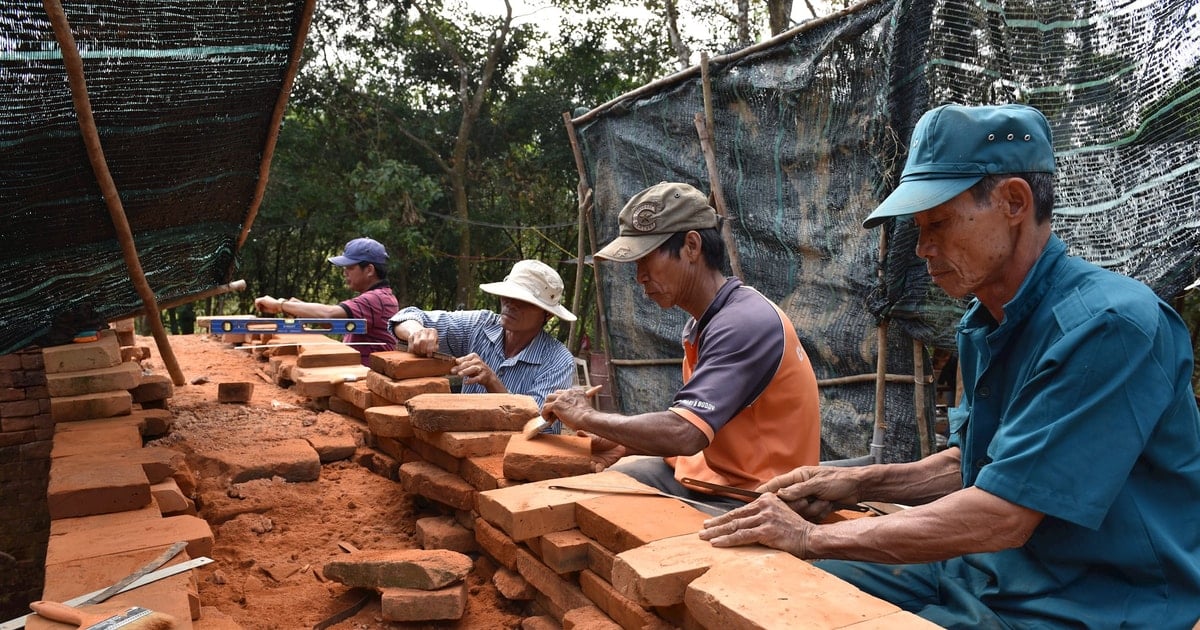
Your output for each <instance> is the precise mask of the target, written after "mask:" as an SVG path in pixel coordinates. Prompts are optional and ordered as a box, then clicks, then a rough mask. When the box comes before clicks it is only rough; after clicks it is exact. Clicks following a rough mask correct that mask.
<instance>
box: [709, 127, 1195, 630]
mask: <svg viewBox="0 0 1200 630" xmlns="http://www.w3.org/2000/svg"><path fill="white" fill-rule="evenodd" d="M1053 172H1054V152H1053V149H1052V145H1051V140H1050V128H1049V125H1048V124H1047V122H1046V119H1045V118H1044V117H1043V116H1042V114H1041V113H1040V112H1039V111H1037V110H1036V109H1033V108H1030V107H1025V106H1020V105H1004V106H985V107H961V106H955V105H949V106H943V107H939V108H937V109H934V110H932V111H930V112H927V113H926V114H925V115H924V116H922V117H921V120H920V121H919V122H918V123H917V126H916V129H915V130H914V132H913V136H912V144H911V146H910V147H909V153H908V160H907V163H906V164H905V167H904V172H903V175H902V176H901V179H900V185H899V186H898V187H897V188H896V190H895V191H893V192H892V194H891V195H890V196H888V198H887V199H886V200H884V202H883V203H882V204H881V205H880V206H879V207H878V208H876V210H875V211H874V212H872V213H871V215H870V216H869V217H867V219H866V221H865V222H864V224H863V225H864V226H865V227H868V228H870V227H873V226H876V225H879V224H880V223H882V222H884V221H887V220H889V219H892V218H899V217H911V218H910V219H904V220H911V221H913V222H914V223H915V225H916V226H917V228H918V229H919V230H920V236H919V238H918V241H917V255H918V256H920V257H922V258H924V259H925V261H926V264H927V267H928V270H929V274H930V275H931V276H932V278H933V281H934V283H936V284H937V285H938V286H940V287H942V288H943V289H944V290H945V291H946V292H947V293H948V294H949V295H951V296H953V297H957V298H963V297H967V296H974V299H973V300H972V301H971V303H970V306H969V307H968V310H967V312H966V314H965V315H964V316H963V319H962V322H961V323H960V324H959V327H958V350H959V359H960V365H961V366H962V376H963V398H962V402H961V404H960V405H959V406H958V407H957V408H956V409H954V410H952V411H951V414H950V429H951V437H950V444H949V447H948V448H947V449H946V450H944V451H941V452H939V453H937V454H935V455H932V456H930V457H927V458H925V459H923V460H920V461H917V462H912V463H905V464H885V465H875V466H863V467H857V468H837V467H807V468H798V469H796V470H794V471H792V472H790V473H787V474H785V475H782V476H780V477H778V478H776V479H774V480H772V481H770V482H768V483H766V484H764V485H763V486H762V487H761V488H760V489H761V490H763V491H765V492H767V493H768V494H764V495H763V497H761V498H760V499H758V500H756V501H755V502H754V503H751V504H750V505H748V506H746V507H744V508H739V509H738V510H734V511H732V512H729V513H728V514H726V515H723V516H721V517H718V518H715V519H711V520H710V521H708V522H707V523H705V529H704V530H703V531H702V532H701V537H702V538H704V539H706V540H710V541H712V543H713V544H714V545H716V546H732V545H744V544H751V543H762V544H765V545H768V546H772V547H776V548H779V549H784V550H786V551H788V552H791V553H793V554H795V555H797V556H799V557H802V558H812V559H821V558H827V559H829V560H822V561H820V562H817V563H816V566H819V567H822V568H824V569H826V570H828V571H830V572H832V573H834V574H836V575H838V576H840V577H842V578H844V579H846V580H848V581H850V582H851V583H853V584H855V585H857V586H858V587H859V588H862V589H863V590H864V591H866V592H868V593H871V594H873V595H876V596H878V597H881V598H883V599H885V600H888V601H891V602H893V603H895V604H897V605H899V606H900V607H902V608H903V609H905V610H909V611H912V612H915V613H916V614H918V615H920V616H921V617H924V618H925V619H928V620H930V621H933V622H935V623H937V624H939V625H942V626H945V627H959V628H1027V627H1039V628H1041V627H1087V628H1110V627H1118V626H1120V627H1131V628H1191V627H1192V624H1194V623H1195V622H1196V620H1197V618H1200V527H1197V526H1196V519H1195V512H1196V509H1197V501H1198V498H1200V413H1198V412H1197V407H1196V401H1195V399H1194V397H1193V393H1192V388H1191V382H1190V379H1191V374H1192V349H1191V344H1190V340H1189V337H1188V331H1187V328H1186V327H1185V326H1184V324H1183V322H1182V320H1181V319H1180V317H1179V316H1178V315H1177V314H1176V313H1175V311H1173V310H1172V309H1171V307H1170V306H1168V305H1167V304H1165V303H1164V302H1163V301H1162V300H1160V299H1159V298H1158V297H1157V296H1156V295H1155V294H1154V293H1153V292H1152V291H1151V290H1150V289H1149V288H1147V287H1146V286H1145V285H1143V284H1141V283H1139V282H1137V281H1135V280H1132V279H1130V278H1126V277H1124V276H1120V275H1118V274H1115V273H1112V272H1109V271H1106V270H1104V269H1101V268H1100V267H1097V266H1095V265H1092V264H1090V263H1087V262H1085V261H1083V260H1081V259H1079V258H1074V257H1071V256H1068V255H1067V251H1066V245H1065V244H1064V243H1063V241H1062V240H1060V239H1059V238H1058V237H1057V236H1055V235H1054V234H1053V233H1052V231H1051V221H1050V215H1051V210H1052V208H1053V205H1054V194H1053ZM864 500H866V501H870V500H873V501H887V502H893V503H898V504H903V505H911V506H915V507H911V508H909V509H906V510H902V511H900V512H897V513H894V514H890V515H888V516H884V517H879V518H864V519H856V520H852V521H844V522H840V523H832V524H827V525H814V524H813V523H819V522H821V520H822V519H823V518H824V516H825V515H826V514H827V513H828V512H829V510H830V503H831V502H834V501H837V502H857V501H864ZM801 517H803V518H801ZM806 519H807V520H806ZM810 521H811V522H810Z"/></svg>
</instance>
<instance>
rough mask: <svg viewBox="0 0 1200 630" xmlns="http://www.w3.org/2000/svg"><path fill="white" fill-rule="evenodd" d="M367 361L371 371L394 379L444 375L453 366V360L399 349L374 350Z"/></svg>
mask: <svg viewBox="0 0 1200 630" xmlns="http://www.w3.org/2000/svg"><path fill="white" fill-rule="evenodd" d="M367 363H368V365H369V366H370V367H371V371H373V372H379V373H380V374H383V375H384V376H386V377H388V378H392V379H396V380H402V379H406V378H421V377H426V376H445V375H447V374H449V373H450V368H452V367H454V361H449V360H445V359H435V358H433V357H421V356H417V355H415V354H412V353H410V352H403V351H400V350H388V351H385V352H374V353H372V354H371V356H370V358H368V359H367Z"/></svg>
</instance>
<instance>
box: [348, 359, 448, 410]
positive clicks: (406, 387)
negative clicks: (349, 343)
mask: <svg viewBox="0 0 1200 630" xmlns="http://www.w3.org/2000/svg"><path fill="white" fill-rule="evenodd" d="M372 356H374V355H372ZM364 382H365V383H366V385H367V389H369V390H371V393H372V394H375V395H376V396H378V397H379V398H382V399H384V400H386V401H388V403H391V404H395V405H403V404H404V403H406V402H408V399H410V398H412V397H414V396H420V395H421V394H449V393H450V381H449V379H447V378H446V377H444V376H422V377H419V378H406V379H404V380H401V381H398V380H396V379H394V378H391V377H389V376H385V375H383V374H380V373H379V372H370V373H368V374H367V378H366V380H365V381H364ZM385 404H386V403H385Z"/></svg>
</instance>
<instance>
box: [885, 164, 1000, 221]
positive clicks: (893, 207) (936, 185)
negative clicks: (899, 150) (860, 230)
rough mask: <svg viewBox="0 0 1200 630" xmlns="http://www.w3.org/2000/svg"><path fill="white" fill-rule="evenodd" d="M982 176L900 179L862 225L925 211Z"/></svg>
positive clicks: (944, 201)
mask: <svg viewBox="0 0 1200 630" xmlns="http://www.w3.org/2000/svg"><path fill="white" fill-rule="evenodd" d="M981 179H983V176H972V177H954V178H950V179H910V180H908V181H902V182H900V185H899V186H897V187H896V190H893V191H892V194H890V195H888V196H887V199H884V200H883V203H881V204H879V207H878V208H875V211H874V212H872V213H871V214H870V215H868V216H867V218H866V220H865V221H863V227H864V228H866V229H868V230H869V229H871V228H873V227H875V226H877V225H879V224H880V223H883V222H884V221H886V220H888V219H890V218H892V217H899V216H904V215H909V214H916V213H918V212H924V211H926V210H928V209H930V208H932V207H934V206H937V205H941V204H943V203H946V202H947V201H950V200H951V199H953V198H955V197H957V196H958V195H959V194H961V193H962V192H963V191H964V190H966V189H968V188H970V187H971V186H974V185H975V184H976V183H977V182H978V181H979V180H981Z"/></svg>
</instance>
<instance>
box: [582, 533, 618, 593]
mask: <svg viewBox="0 0 1200 630" xmlns="http://www.w3.org/2000/svg"><path fill="white" fill-rule="evenodd" d="M616 559H617V554H615V553H613V552H612V551H609V550H608V549H606V548H605V547H604V545H601V544H600V543H598V542H596V541H594V540H592V539H591V538H589V539H588V566H587V568H588V571H591V572H592V573H595V574H596V575H599V576H600V579H602V580H604V581H605V582H608V583H609V584H612V572H613V562H614V561H615V560H616Z"/></svg>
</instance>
